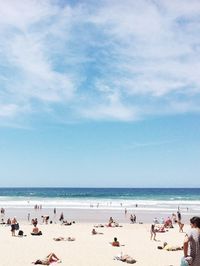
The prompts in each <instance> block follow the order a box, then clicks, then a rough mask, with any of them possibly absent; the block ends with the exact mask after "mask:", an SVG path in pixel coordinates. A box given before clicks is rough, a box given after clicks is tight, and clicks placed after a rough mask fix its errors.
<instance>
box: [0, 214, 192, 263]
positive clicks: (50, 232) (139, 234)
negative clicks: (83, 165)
mask: <svg viewBox="0 0 200 266" xmlns="http://www.w3.org/2000/svg"><path fill="white" fill-rule="evenodd" d="M27 211H29V210H26V212H24V210H22V212H21V211H20V210H18V211H17V212H16V216H17V214H18V215H19V214H22V213H23V215H22V216H21V217H20V218H18V217H17V219H18V221H19V224H20V229H21V230H23V232H24V234H25V235H26V236H24V237H12V236H11V231H10V229H11V228H10V226H6V225H1V226H0V235H1V254H3V255H2V256H1V264H0V265H1V266H11V265H12V266H13V265H15V266H22V265H23V266H25V265H33V264H31V263H32V262H33V261H35V260H36V259H42V258H44V257H45V256H46V255H48V254H49V253H50V252H54V253H55V254H56V255H57V256H58V257H59V258H60V259H61V260H62V263H61V264H60V265H63V266H64V265H69V266H77V265H79V266H94V265H95V266H97V265H99V266H103V265H105V266H112V265H116V266H117V265H126V264H127V263H125V262H122V261H118V260H114V256H116V255H119V254H121V253H123V254H128V255H130V256H132V257H133V258H134V259H135V260H136V261H137V262H136V263H135V264H134V265H138V266H169V265H171V266H172V265H173V266H179V264H180V259H181V257H182V253H183V252H182V251H166V250H159V249H157V246H158V245H162V244H163V242H167V243H169V244H171V245H179V246H181V245H182V243H183V239H184V235H185V234H184V233H179V228H178V225H177V224H175V225H174V228H171V229H168V231H167V232H165V233H157V235H156V240H157V241H154V240H150V223H142V224H140V223H136V224H130V223H129V219H128V217H129V214H127V215H128V216H127V218H124V222H120V225H121V227H114V228H113V227H112V228H110V227H102V228H95V229H96V231H97V232H100V233H102V234H97V235H92V234H91V231H92V229H93V228H94V225H95V224H98V222H99V223H103V224H104V225H105V224H106V223H107V221H108V219H109V216H107V219H105V218H104V215H103V218H102V219H101V220H99V221H97V219H95V217H93V218H94V220H93V222H83V221H77V220H76V219H75V223H74V224H72V225H71V226H65V225H61V224H60V223H59V221H58V218H59V215H58V214H57V216H56V217H54V218H53V215H52V217H50V220H51V219H52V224H43V223H42V219H41V215H44V213H45V212H46V210H39V211H36V212H35V213H34V212H33V214H31V217H33V215H34V214H35V216H36V217H38V221H39V223H38V227H39V228H40V230H41V231H42V233H43V235H42V236H32V235H31V234H30V232H31V231H32V228H33V225H32V224H31V223H30V222H28V221H27V220H26V219H23V218H24V217H25V216H26V215H27ZM7 212H8V214H11V211H10V212H9V210H8V211H7ZM75 212H76V213H77V211H75ZM25 213H26V215H25ZM12 214H13V211H12ZM79 214H80V213H79ZM81 215H83V213H81ZM84 215H85V220H87V217H90V218H91V215H92V213H90V212H88V211H85V213H84ZM93 215H94V213H93ZM99 216H100V214H99ZM122 217H123V215H122V216H121V218H120V217H119V220H122ZM114 218H115V217H114ZM91 219H92V218H91ZM141 219H142V217H141ZM80 220H81V219H80ZM89 220H90V219H89ZM103 220H104V221H103ZM119 220H118V221H119ZM187 228H189V225H187V224H185V227H184V231H186V230H187ZM16 232H17V231H16ZM60 236H62V237H65V238H67V237H74V238H75V241H72V242H71V241H59V242H57V241H54V240H53V238H54V237H60ZM114 237H117V238H118V240H119V242H120V244H121V245H123V246H120V247H113V246H112V245H111V244H110V243H109V242H112V241H113V239H114ZM54 264H56V263H53V264H52V265H54Z"/></svg>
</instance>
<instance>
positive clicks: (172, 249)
mask: <svg viewBox="0 0 200 266" xmlns="http://www.w3.org/2000/svg"><path fill="white" fill-rule="evenodd" d="M157 248H158V249H164V250H167V251H177V250H182V249H183V247H180V246H173V245H169V244H167V242H164V243H163V246H158V247H157Z"/></svg>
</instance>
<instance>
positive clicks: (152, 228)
mask: <svg viewBox="0 0 200 266" xmlns="http://www.w3.org/2000/svg"><path fill="white" fill-rule="evenodd" d="M150 233H151V237H150V239H151V240H152V238H153V240H155V241H156V230H155V224H152V225H151V229H150Z"/></svg>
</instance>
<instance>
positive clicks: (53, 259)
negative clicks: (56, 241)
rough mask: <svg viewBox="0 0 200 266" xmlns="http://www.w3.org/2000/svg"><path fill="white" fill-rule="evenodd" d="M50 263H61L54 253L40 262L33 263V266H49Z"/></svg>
mask: <svg viewBox="0 0 200 266" xmlns="http://www.w3.org/2000/svg"><path fill="white" fill-rule="evenodd" d="M52 262H57V263H60V262H62V261H61V260H60V259H59V258H58V257H57V256H56V254H54V253H50V254H49V255H47V256H46V258H44V259H42V260H40V259H38V260H36V261H35V262H33V264H42V265H50V264H51V263H52Z"/></svg>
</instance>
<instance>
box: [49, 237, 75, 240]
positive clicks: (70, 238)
mask: <svg viewBox="0 0 200 266" xmlns="http://www.w3.org/2000/svg"><path fill="white" fill-rule="evenodd" d="M53 240H55V241H75V237H70V236H69V237H67V238H64V237H62V236H59V237H54V238H53Z"/></svg>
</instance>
